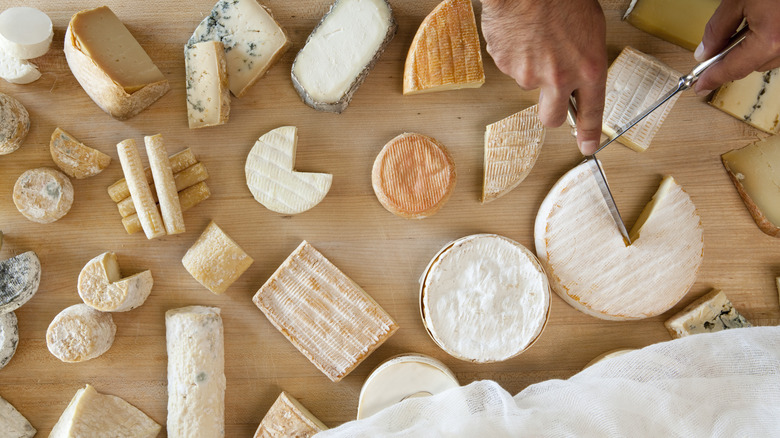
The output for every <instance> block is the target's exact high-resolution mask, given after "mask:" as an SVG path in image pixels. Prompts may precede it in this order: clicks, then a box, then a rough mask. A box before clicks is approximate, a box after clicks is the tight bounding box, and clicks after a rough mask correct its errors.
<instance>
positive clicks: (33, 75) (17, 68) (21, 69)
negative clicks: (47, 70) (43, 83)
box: [0, 51, 41, 85]
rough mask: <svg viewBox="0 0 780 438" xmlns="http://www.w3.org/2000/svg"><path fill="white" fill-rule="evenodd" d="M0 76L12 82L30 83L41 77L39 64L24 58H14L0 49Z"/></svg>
mask: <svg viewBox="0 0 780 438" xmlns="http://www.w3.org/2000/svg"><path fill="white" fill-rule="evenodd" d="M0 78H3V79H5V81H6V82H10V83H12V84H19V85H24V84H29V83H31V82H35V81H37V80H38V79H40V78H41V72H40V71H38V66H36V65H35V64H33V63H32V62H30V61H26V60H24V59H18V58H12V57H10V56H8V55H7V54H6V53H5V52H3V51H0Z"/></svg>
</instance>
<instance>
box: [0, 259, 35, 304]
mask: <svg viewBox="0 0 780 438" xmlns="http://www.w3.org/2000/svg"><path fill="white" fill-rule="evenodd" d="M40 284H41V262H40V260H38V256H37V255H36V254H35V253H34V252H32V251H27V252H25V253H22V254H19V255H18V256H16V257H12V258H10V259H8V260H4V261H2V262H0V314H3V313H8V312H12V311H14V310H16V309H18V308H20V307H22V305H24V303H26V302H28V301H30V298H32V297H33V295H35V292H38V286H39V285H40Z"/></svg>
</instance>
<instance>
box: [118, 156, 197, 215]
mask: <svg viewBox="0 0 780 438" xmlns="http://www.w3.org/2000/svg"><path fill="white" fill-rule="evenodd" d="M173 169H174V167H173V163H171V171H173ZM208 177H209V172H208V170H207V169H206V166H204V165H203V163H196V164H193V165H192V166H190V167H188V168H186V169H184V170H182V171H180V172H176V173H175V174H174V175H173V183H174V185H175V186H176V190H177V191H178V192H182V191H184V190H185V189H188V188H190V187H192V186H194V185H196V184H198V183H201V182H203V181H206V180H207V179H208ZM149 189H150V190H152V198H154V200H155V201H159V196H158V195H157V186H156V185H155V184H149ZM179 205H181V201H180V202H179ZM116 206H117V208H118V209H119V214H121V215H122V217H127V216H130V215H131V214H134V213H135V212H136V211H135V204H133V200H132V198H129V197H128V198H125V199H123V200H121V201H119V202H117V203H116ZM183 209H184V207H183V206H182V210H183Z"/></svg>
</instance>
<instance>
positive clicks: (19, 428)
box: [0, 397, 38, 438]
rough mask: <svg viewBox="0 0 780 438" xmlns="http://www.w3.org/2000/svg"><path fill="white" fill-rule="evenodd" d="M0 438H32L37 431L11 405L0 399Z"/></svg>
mask: <svg viewBox="0 0 780 438" xmlns="http://www.w3.org/2000/svg"><path fill="white" fill-rule="evenodd" d="M0 420H2V421H0V436H2V437H9V438H33V437H34V436H35V434H36V433H38V431H37V430H35V428H34V427H32V424H30V422H29V421H27V419H26V418H24V416H23V415H22V414H20V413H19V411H17V410H16V408H15V407H13V405H12V404H11V403H8V402H7V401H6V400H5V399H3V398H2V397H0Z"/></svg>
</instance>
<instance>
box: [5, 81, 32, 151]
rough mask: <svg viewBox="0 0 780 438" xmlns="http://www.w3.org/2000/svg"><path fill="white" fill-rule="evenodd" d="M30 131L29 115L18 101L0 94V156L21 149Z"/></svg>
mask: <svg viewBox="0 0 780 438" xmlns="http://www.w3.org/2000/svg"><path fill="white" fill-rule="evenodd" d="M29 131H30V114H29V113H28V112H27V109H26V108H25V107H24V105H22V104H21V103H20V102H19V101H18V100H16V99H14V98H13V97H11V96H9V95H7V94H5V93H0V155H6V154H10V153H11V152H13V151H15V150H17V149H19V148H20V147H22V143H24V139H25V138H27V133H28V132H29Z"/></svg>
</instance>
